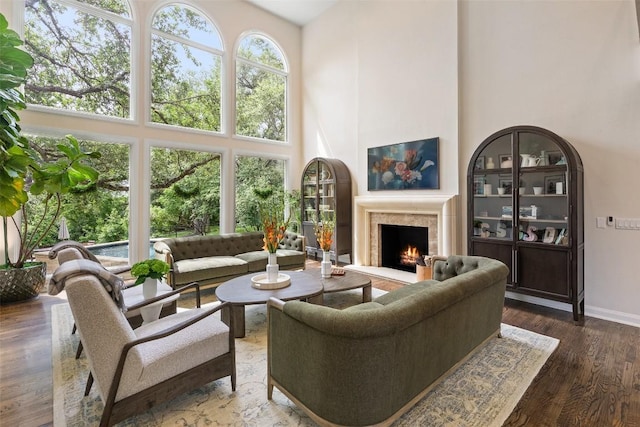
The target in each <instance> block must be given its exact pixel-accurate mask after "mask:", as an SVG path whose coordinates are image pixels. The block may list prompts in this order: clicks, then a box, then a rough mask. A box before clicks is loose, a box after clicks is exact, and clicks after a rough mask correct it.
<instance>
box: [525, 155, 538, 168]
mask: <svg viewBox="0 0 640 427" xmlns="http://www.w3.org/2000/svg"><path fill="white" fill-rule="evenodd" d="M520 156H521V157H522V162H521V163H520V166H521V167H523V168H527V167H531V166H538V163H540V157H536V156H534V155H532V154H520Z"/></svg>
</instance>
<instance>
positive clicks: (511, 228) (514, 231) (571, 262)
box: [468, 126, 584, 320]
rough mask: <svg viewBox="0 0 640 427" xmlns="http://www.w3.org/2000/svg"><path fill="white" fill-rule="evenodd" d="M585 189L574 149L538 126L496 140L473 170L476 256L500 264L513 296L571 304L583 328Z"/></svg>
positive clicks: (472, 247)
mask: <svg viewBox="0 0 640 427" xmlns="http://www.w3.org/2000/svg"><path fill="white" fill-rule="evenodd" d="M583 185H584V184H583V167H582V161H581V159H580V156H579V155H578V153H577V151H576V150H575V148H574V147H573V146H572V145H571V144H569V143H568V142H567V141H566V140H564V139H563V138H561V137H560V136H558V135H556V134H554V133H553V132H550V131H548V130H546V129H542V128H538V127H534V126H515V127H511V128H507V129H503V130H501V131H498V132H496V133H494V134H493V135H491V136H489V137H488V138H487V139H485V140H484V141H483V142H482V144H480V146H479V147H478V149H477V150H476V151H475V153H474V154H473V156H472V158H471V161H470V163H469V168H468V188H469V211H468V218H469V225H468V236H469V238H468V252H469V254H470V255H481V256H487V257H490V258H495V259H499V260H501V261H502V262H504V263H505V264H506V265H507V266H508V267H509V268H510V270H511V275H510V277H509V281H508V286H507V288H508V290H510V291H512V292H516V293H521V294H527V295H532V296H536V297H541V298H547V299H553V300H557V301H561V302H567V303H570V304H572V307H573V314H574V318H575V319H576V320H578V317H579V316H580V315H581V314H583V313H584V226H583V222H584V219H583V217H584V213H583V212H584V196H583V193H584V187H583ZM514 212H517V213H518V214H517V215H516V216H515V219H514V215H513V213H514Z"/></svg>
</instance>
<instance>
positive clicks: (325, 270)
mask: <svg viewBox="0 0 640 427" xmlns="http://www.w3.org/2000/svg"><path fill="white" fill-rule="evenodd" d="M320 274H321V275H322V278H323V279H328V278H329V277H331V252H329V251H322V262H321V263H320Z"/></svg>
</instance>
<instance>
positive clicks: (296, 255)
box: [153, 231, 306, 289]
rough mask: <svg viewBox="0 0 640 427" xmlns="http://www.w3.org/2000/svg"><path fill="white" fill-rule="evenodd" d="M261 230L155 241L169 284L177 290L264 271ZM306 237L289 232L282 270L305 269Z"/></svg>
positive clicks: (284, 241) (280, 257) (282, 249)
mask: <svg viewBox="0 0 640 427" xmlns="http://www.w3.org/2000/svg"><path fill="white" fill-rule="evenodd" d="M263 237H264V234H263V233H262V232H261V231H255V232H247V233H228V234H216V235H210V236H189V237H176V238H170V239H163V240H159V241H157V242H155V243H154V244H153V249H154V252H155V257H156V258H157V259H161V260H163V261H166V262H167V263H169V266H170V267H171V271H170V272H169V276H168V280H167V281H168V283H169V284H170V285H171V286H172V287H173V288H174V289H175V288H176V287H180V286H181V285H186V284H189V283H191V282H198V283H199V284H200V285H201V286H205V285H210V284H218V283H222V282H224V281H227V280H229V279H232V278H234V277H237V276H241V275H243V274H247V273H254V272H260V271H265V269H266V266H267V258H268V255H267V251H266V250H264V249H263V247H264V241H263ZM304 247H305V242H304V236H301V235H299V234H297V233H294V232H291V231H286V232H285V235H284V238H283V239H282V242H280V245H279V247H278V250H277V251H276V253H277V255H278V265H279V266H280V270H297V269H304V268H305V262H306V252H305V251H304Z"/></svg>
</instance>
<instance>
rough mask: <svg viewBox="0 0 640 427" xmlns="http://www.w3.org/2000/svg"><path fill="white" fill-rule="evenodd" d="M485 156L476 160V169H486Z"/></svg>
mask: <svg viewBox="0 0 640 427" xmlns="http://www.w3.org/2000/svg"><path fill="white" fill-rule="evenodd" d="M484 159H485V157H484V156H478V159H477V160H476V169H484V168H485V165H484Z"/></svg>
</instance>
